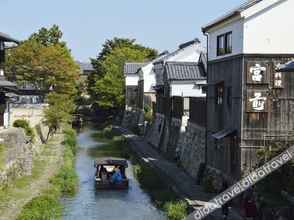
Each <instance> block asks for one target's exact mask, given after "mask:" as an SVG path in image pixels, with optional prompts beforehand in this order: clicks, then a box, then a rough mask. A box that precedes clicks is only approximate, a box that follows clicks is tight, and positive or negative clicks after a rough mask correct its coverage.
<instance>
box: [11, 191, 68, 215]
mask: <svg viewBox="0 0 294 220" xmlns="http://www.w3.org/2000/svg"><path fill="white" fill-rule="evenodd" d="M61 215H62V206H61V204H60V203H59V201H58V199H56V198H55V197H54V196H50V195H43V196H39V197H36V198H34V199H32V200H31V201H30V202H29V203H28V204H26V205H25V206H24V208H23V211H22V213H21V214H20V215H19V216H18V218H17V220H48V219H61Z"/></svg>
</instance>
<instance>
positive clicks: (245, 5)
mask: <svg viewBox="0 0 294 220" xmlns="http://www.w3.org/2000/svg"><path fill="white" fill-rule="evenodd" d="M261 1H263V0H247V1H246V2H244V3H243V4H241V5H240V6H239V7H237V8H235V9H233V10H231V11H229V12H227V13H226V14H225V15H223V16H221V17H219V18H217V19H215V20H213V21H212V22H210V23H208V24H207V25H205V26H204V27H202V31H203V32H206V31H207V30H208V29H209V28H211V27H213V26H215V25H217V24H219V23H221V22H223V21H225V20H227V19H229V18H232V17H234V16H236V15H239V14H240V13H241V12H243V11H245V10H246V9H248V8H250V7H252V6H254V5H256V4H257V3H259V2H261Z"/></svg>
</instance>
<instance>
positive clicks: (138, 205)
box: [63, 129, 166, 220]
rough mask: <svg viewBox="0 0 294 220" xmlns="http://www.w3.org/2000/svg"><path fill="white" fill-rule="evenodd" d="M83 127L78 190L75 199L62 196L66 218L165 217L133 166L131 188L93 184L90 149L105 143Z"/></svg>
mask: <svg viewBox="0 0 294 220" xmlns="http://www.w3.org/2000/svg"><path fill="white" fill-rule="evenodd" d="M93 132H94V131H93V130H90V129H84V130H83V131H81V132H80V133H79V134H78V145H79V150H78V153H77V159H76V170H77V173H78V176H79V181H80V183H79V191H78V192H77V194H76V195H75V196H74V197H73V198H63V204H64V207H65V210H64V216H63V219H65V220H91V219H98V220H166V217H165V216H164V215H163V213H162V212H161V211H159V210H158V209H157V208H156V207H154V205H153V204H152V203H151V201H150V198H149V196H148V195H147V194H146V193H145V192H144V191H143V190H142V189H141V188H140V185H139V183H138V182H137V180H136V179H135V178H134V175H133V172H132V166H131V164H130V166H129V168H128V169H127V175H128V177H129V178H130V188H129V190H128V191H96V190H95V185H94V173H95V169H94V167H93V160H94V156H93V155H91V153H90V152H91V151H90V149H91V148H97V147H99V146H102V145H103V143H98V142H96V141H95V140H94V139H93V138H92V137H91V134H92V133H93Z"/></svg>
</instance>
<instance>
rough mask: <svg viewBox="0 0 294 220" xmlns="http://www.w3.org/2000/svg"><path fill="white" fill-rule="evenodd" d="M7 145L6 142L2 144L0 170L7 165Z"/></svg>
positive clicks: (0, 147) (0, 145)
mask: <svg viewBox="0 0 294 220" xmlns="http://www.w3.org/2000/svg"><path fill="white" fill-rule="evenodd" d="M5 158H6V156H5V146H4V144H0V170H1V169H2V168H3V166H4V165H5Z"/></svg>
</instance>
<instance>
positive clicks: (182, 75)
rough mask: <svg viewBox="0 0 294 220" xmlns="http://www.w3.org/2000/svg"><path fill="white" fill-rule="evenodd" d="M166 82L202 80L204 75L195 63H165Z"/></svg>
mask: <svg viewBox="0 0 294 220" xmlns="http://www.w3.org/2000/svg"><path fill="white" fill-rule="evenodd" d="M165 71H166V78H167V80H196V79H204V78H205V77H204V76H205V73H204V72H203V69H202V68H200V66H199V65H198V63H196V62H167V63H166V66H165Z"/></svg>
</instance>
